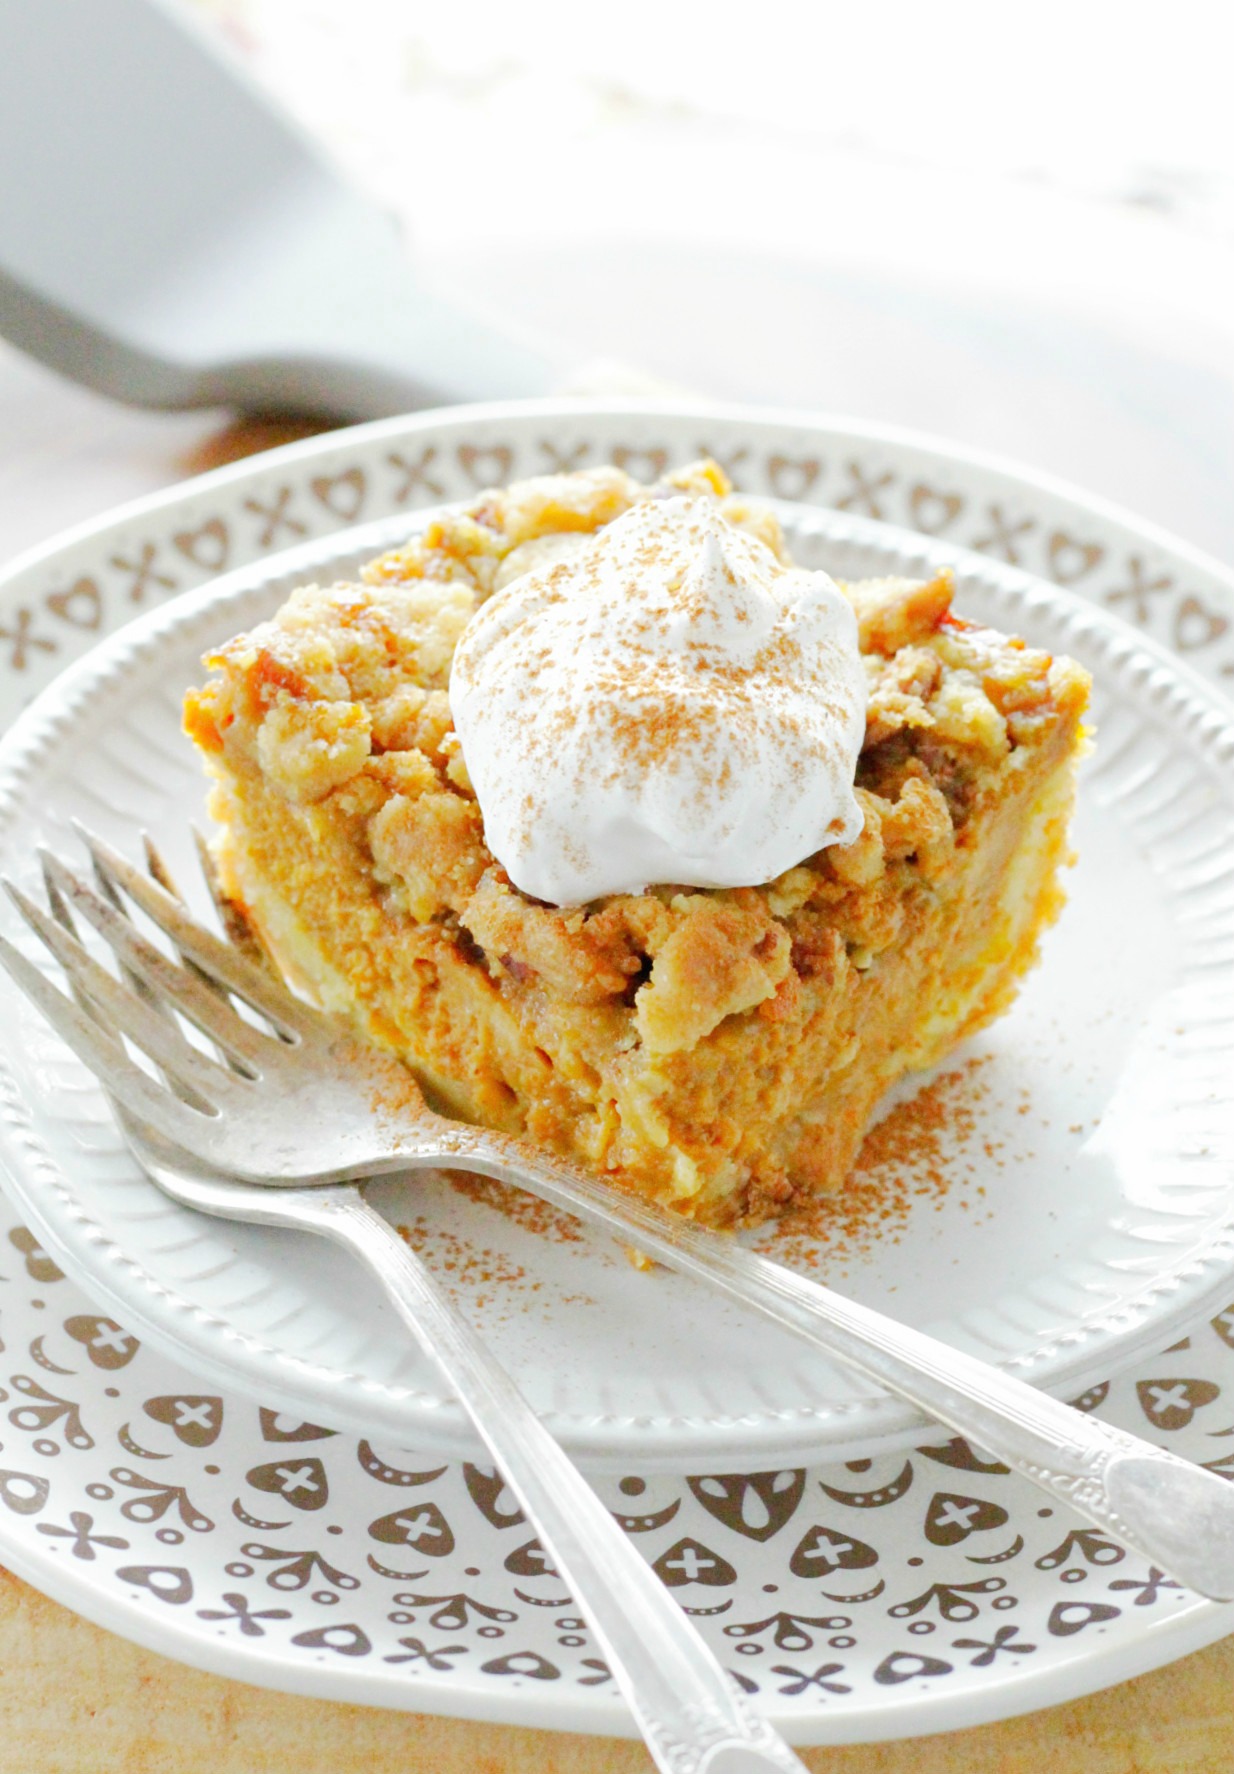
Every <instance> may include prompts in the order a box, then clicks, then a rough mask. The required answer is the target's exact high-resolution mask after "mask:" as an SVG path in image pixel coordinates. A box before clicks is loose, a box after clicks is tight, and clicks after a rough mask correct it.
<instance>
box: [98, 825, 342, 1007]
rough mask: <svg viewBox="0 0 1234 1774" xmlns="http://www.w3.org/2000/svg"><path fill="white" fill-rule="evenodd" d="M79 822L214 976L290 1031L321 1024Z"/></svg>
mask: <svg viewBox="0 0 1234 1774" xmlns="http://www.w3.org/2000/svg"><path fill="white" fill-rule="evenodd" d="M74 825H75V826H76V830H77V833H78V836H79V837H80V838H81V841H82V843H83V844H84V845H85V846H86V848H87V849H88V850H89V852H90V856H91V859H92V861H93V862H94V864H95V866H96V867H98V868H101V869H103V870H104V872H105V873H106V874H108V875H110V876H111V878H112V880H113V881H114V882H115V883H116V885H117V886H118V887H122V888H123V889H124V892H125V893H126V894H127V895H128V896H129V898H130V899H131V900H132V901H133V903H134V905H136V906H138V907H139V908H140V909H141V910H142V911H143V912H145V914H146V916H147V917H148V918H150V919H151V920H152V921H153V922H154V923H155V924H157V925H158V927H159V929H160V930H162V931H163V933H164V934H165V935H166V936H168V937H170V938H171V940H172V942H173V943H175V945H176V947H177V948H178V949H180V950H181V951H182V952H183V954H184V955H185V956H186V957H188V958H189V959H191V960H193V961H195V962H196V964H197V965H198V967H200V968H201V969H202V971H203V972H204V973H206V974H208V975H209V976H210V977H211V979H214V980H216V981H218V982H219V983H220V984H222V985H224V986H226V987H227V989H228V991H232V992H235V993H237V994H238V995H239V996H240V997H241V998H243V999H244V1000H245V1001H246V1002H247V1003H249V1004H251V1005H252V1007H253V1008H254V1010H258V1011H260V1012H261V1014H262V1015H263V1016H265V1017H268V1018H269V1019H270V1021H271V1022H272V1023H273V1024H274V1025H275V1027H276V1028H277V1029H279V1032H280V1033H281V1034H283V1035H284V1036H291V1035H292V1034H294V1033H295V1032H297V1031H299V1030H303V1029H305V1028H306V1027H307V1026H309V1024H310V1022H312V1023H313V1026H315V1018H314V1013H313V1012H312V1011H311V1010H310V1008H309V1007H308V1006H307V1005H304V1004H301V1003H300V1002H299V1001H298V1000H297V999H295V998H293V997H292V995H291V993H290V992H289V991H287V989H286V988H285V987H284V986H283V985H282V984H280V982H279V981H278V980H276V979H275V978H274V977H273V975H272V974H270V973H269V972H267V971H266V970H265V969H264V968H260V967H257V966H255V965H254V963H253V962H252V961H249V960H247V959H246V958H245V957H244V956H243V955H241V954H238V953H237V951H236V950H235V949H233V948H232V947H231V945H230V944H229V943H226V942H224V941H223V940H222V939H221V938H220V937H217V936H215V935H213V934H212V932H210V931H209V930H206V929H205V928H204V927H203V926H202V925H201V924H199V923H198V922H197V920H196V919H195V918H192V917H190V916H189V914H188V912H186V911H185V909H184V907H183V906H182V905H181V904H180V903H179V901H178V900H176V899H173V898H172V896H171V894H170V893H168V892H167V891H166V889H165V888H163V887H160V886H159V884H158V883H157V882H156V881H152V880H150V878H149V877H148V876H147V875H143V874H142V872H141V870H140V869H138V868H135V867H134V866H133V864H132V863H131V862H128V861H127V860H126V859H125V858H124V857H123V856H121V855H120V854H119V852H118V851H116V850H113V849H112V847H111V845H110V844H108V843H106V842H105V841H104V840H103V839H102V838H99V837H96V836H95V834H94V833H93V832H91V831H88V830H87V829H86V827H85V826H83V825H80V824H77V822H76V821H74Z"/></svg>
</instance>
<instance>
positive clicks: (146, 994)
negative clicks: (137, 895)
mask: <svg viewBox="0 0 1234 1774" xmlns="http://www.w3.org/2000/svg"><path fill="white" fill-rule="evenodd" d="M37 854H38V858H39V861H40V862H41V864H42V867H43V889H44V891H45V892H46V894H47V904H48V906H49V908H50V910H51V915H52V917H53V918H54V919H55V920H56V922H57V923H58V924H59V925H61V926H62V928H63V929H65V930H67V931H68V933H69V935H70V936H72V937H76V936H77V925H76V924H75V923H74V921H73V912H72V908H71V906H70V905H69V903H68V900H67V899H66V898H65V897H64V894H63V893H62V892H61V891H60V884H59V882H58V881H57V879H56V876H55V872H54V864H55V863H56V862H57V861H58V858H56V857H54V856H52V855H51V853H50V851H47V850H44V849H43V848H42V847H41V846H40V847H39V850H38V852H37ZM99 891H100V892H102V893H104V894H106V893H107V892H108V889H107V888H106V887H105V886H103V884H102V883H101V882H100V886H99ZM117 897H118V896H117ZM108 903H109V904H110V903H111V901H110V899H109V900H108ZM118 915H121V916H122V915H123V908H120V909H119V912H118ZM120 973H121V977H122V978H123V979H125V980H126V981H127V982H128V984H129V985H130V986H131V987H132V988H133V990H134V991H135V992H136V993H137V996H138V997H139V998H141V999H142V1000H143V1002H144V1003H146V1004H148V1005H149V1006H150V1008H151V1009H152V1010H154V1011H156V1012H157V1014H158V1015H159V1016H162V1017H165V1018H167V1019H168V1020H169V1021H170V1020H171V1016H172V1012H171V1010H170V1009H169V1007H168V1006H167V1005H166V1004H165V1003H164V1002H163V1000H162V999H161V998H158V997H156V996H155V994H154V993H153V992H152V991H151V990H150V988H149V987H148V986H147V985H146V983H145V981H144V980H143V979H142V978H141V977H140V976H139V975H138V974H136V973H134V972H133V970H132V968H130V967H126V966H124V964H123V962H121V966H120ZM73 996H74V997H75V998H76V999H77V1001H78V1002H79V1003H81V1004H82V1007H83V1009H85V1010H86V1012H87V1014H91V1007H90V1001H89V999H88V998H85V995H84V993H83V992H82V991H81V988H80V987H79V986H76V985H75V986H74V987H73ZM83 999H84V1002H83ZM170 1082H171V1088H172V1089H173V1090H174V1091H175V1093H176V1095H177V1096H179V1097H182V1098H183V1099H184V1101H185V1102H186V1103H187V1104H188V1105H189V1107H190V1108H192V1109H200V1110H201V1111H202V1113H203V1114H206V1115H212V1114H213V1113H214V1110H213V1108H212V1106H211V1104H210V1103H208V1102H207V1101H206V1100H205V1098H204V1097H203V1096H201V1095H200V1094H199V1092H197V1091H196V1090H194V1089H193V1088H192V1086H191V1085H188V1084H180V1083H177V1082H176V1081H175V1080H174V1079H172V1080H171V1081H170ZM115 1106H116V1109H117V1112H118V1113H121V1114H123V1113H124V1110H123V1108H122V1106H121V1105H120V1104H119V1103H117V1104H116V1105H115Z"/></svg>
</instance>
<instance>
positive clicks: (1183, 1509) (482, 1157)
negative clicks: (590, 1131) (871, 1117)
mask: <svg viewBox="0 0 1234 1774" xmlns="http://www.w3.org/2000/svg"><path fill="white" fill-rule="evenodd" d="M436 1131H437V1137H436V1139H435V1142H434V1147H433V1152H432V1154H431V1155H430V1156H429V1157H428V1158H427V1159H426V1160H425V1161H426V1162H429V1163H433V1162H435V1163H436V1164H438V1165H442V1164H444V1165H447V1166H450V1165H453V1166H457V1167H459V1168H465V1169H470V1170H475V1171H479V1172H481V1173H482V1174H483V1175H486V1176H493V1177H498V1178H500V1179H503V1180H504V1181H506V1182H512V1183H517V1184H519V1185H520V1186H521V1187H523V1188H528V1189H531V1190H533V1191H534V1192H535V1193H536V1194H538V1195H540V1196H541V1197H542V1198H543V1199H544V1200H546V1201H549V1202H551V1203H552V1204H553V1206H555V1207H559V1208H563V1209H565V1211H566V1212H569V1213H575V1214H581V1215H582V1216H583V1217H584V1218H585V1219H588V1220H590V1221H591V1222H592V1223H593V1224H596V1225H599V1226H602V1227H603V1228H604V1229H605V1230H606V1231H609V1232H612V1233H615V1234H616V1235H617V1236H618V1237H619V1238H621V1239H622V1240H623V1241H624V1242H625V1243H626V1244H636V1245H637V1246H638V1247H639V1249H641V1250H642V1251H644V1252H645V1253H646V1254H647V1255H648V1256H653V1257H656V1258H658V1259H659V1260H660V1261H661V1262H663V1263H666V1264H668V1265H669V1267H671V1268H674V1269H678V1270H680V1271H682V1273H684V1274H686V1275H691V1276H693V1277H694V1278H695V1279H696V1280H698V1281H702V1282H704V1283H706V1284H707V1285H708V1286H710V1287H712V1288H713V1289H718V1290H719V1291H720V1292H721V1293H724V1294H727V1295H728V1297H729V1298H730V1299H732V1300H735V1301H736V1302H737V1303H738V1304H739V1305H742V1306H746V1307H750V1308H753V1310H755V1311H756V1312H760V1313H761V1314H762V1315H763V1316H764V1317H766V1318H770V1319H771V1320H772V1321H773V1322H774V1323H776V1324H778V1325H781V1326H782V1327H783V1328H784V1329H785V1330H789V1331H792V1332H793V1333H794V1334H795V1335H796V1336H798V1337H801V1338H803V1339H804V1340H805V1341H807V1342H809V1343H812V1344H814V1346H815V1347H816V1348H821V1349H825V1350H826V1351H827V1352H828V1354H830V1355H833V1356H836V1357H838V1358H839V1360H840V1361H842V1362H844V1363H845V1365H846V1366H848V1367H852V1368H855V1369H856V1370H857V1372H858V1373H861V1374H865V1375H867V1376H868V1377H869V1378H870V1379H872V1380H874V1381H876V1382H877V1383H878V1384H879V1385H880V1386H883V1387H885V1388H886V1390H887V1391H888V1392H892V1393H894V1394H896V1396H897V1397H899V1398H903V1399H905V1400H907V1401H908V1403H910V1404H913V1405H916V1406H917V1407H918V1409H920V1410H923V1411H926V1412H927V1413H928V1414H929V1415H930V1416H931V1417H934V1418H935V1419H936V1420H937V1421H938V1422H940V1423H945V1424H946V1425H947V1426H948V1427H949V1428H950V1429H952V1430H953V1431H954V1432H955V1433H956V1434H958V1435H962V1436H965V1437H967V1438H968V1439H969V1440H970V1441H972V1442H975V1443H976V1444H977V1445H978V1446H979V1447H982V1448H986V1449H988V1450H989V1451H990V1452H991V1453H993V1454H994V1455H995V1456H996V1458H998V1459H1000V1460H1003V1461H1005V1462H1006V1463H1007V1464H1008V1465H1009V1466H1011V1467H1013V1468H1014V1469H1015V1470H1016V1471H1017V1472H1019V1473H1021V1474H1022V1475H1023V1476H1024V1477H1025V1478H1028V1479H1030V1480H1031V1481H1032V1482H1033V1483H1034V1484H1036V1485H1039V1486H1041V1488H1042V1489H1043V1490H1045V1491H1048V1492H1050V1493H1051V1494H1052V1495H1053V1496H1054V1498H1055V1499H1056V1500H1058V1501H1061V1502H1063V1503H1066V1504H1069V1505H1070V1506H1071V1508H1073V1509H1074V1510H1075V1511H1076V1512H1077V1513H1078V1514H1080V1515H1082V1516H1084V1517H1086V1518H1087V1519H1088V1520H1089V1521H1091V1522H1093V1523H1094V1524H1095V1525H1097V1526H1098V1527H1101V1528H1104V1529H1106V1530H1107V1531H1108V1532H1110V1533H1113V1534H1115V1535H1117V1537H1118V1538H1119V1539H1120V1540H1121V1541H1123V1543H1124V1544H1125V1545H1128V1546H1131V1547H1133V1548H1134V1549H1135V1550H1136V1551H1138V1552H1141V1553H1143V1554H1144V1556H1145V1557H1147V1558H1148V1559H1150V1560H1151V1561H1152V1562H1153V1563H1154V1564H1155V1565H1159V1566H1160V1567H1161V1568H1162V1569H1163V1570H1165V1571H1167V1572H1169V1574H1170V1575H1171V1576H1174V1577H1180V1578H1181V1579H1182V1580H1183V1582H1184V1583H1186V1584H1188V1585H1189V1587H1190V1588H1192V1589H1194V1590H1196V1591H1198V1593H1199V1594H1200V1595H1206V1596H1209V1597H1211V1598H1212V1599H1213V1600H1214V1601H1234V1485H1230V1484H1228V1483H1227V1482H1226V1481H1225V1480H1224V1479H1221V1478H1219V1477H1218V1476H1217V1474H1216V1473H1214V1472H1208V1471H1206V1470H1205V1469H1204V1468H1203V1467H1201V1466H1194V1465H1192V1464H1191V1463H1190V1462H1189V1461H1186V1460H1181V1459H1179V1458H1178V1456H1177V1455H1175V1454H1171V1453H1168V1452H1167V1451H1166V1450H1165V1449H1164V1448H1157V1447H1154V1446H1152V1444H1151V1443H1149V1442H1146V1441H1143V1440H1141V1439H1140V1438H1139V1437H1138V1436H1134V1435H1130V1434H1128V1433H1127V1432H1126V1431H1124V1430H1121V1429H1116V1428H1115V1427H1114V1426H1113V1425H1112V1424H1109V1423H1105V1422H1102V1420H1101V1419H1100V1418H1099V1417H1094V1416H1089V1415H1087V1414H1085V1413H1082V1412H1080V1411H1078V1410H1076V1409H1074V1408H1073V1407H1072V1406H1070V1405H1067V1404H1064V1403H1062V1402H1061V1401H1060V1400H1059V1399H1055V1398H1051V1397H1049V1395H1048V1394H1047V1393H1044V1392H1040V1391H1038V1390H1037V1388H1036V1387H1034V1386H1030V1385H1028V1384H1026V1383H1025V1381H1023V1380H1021V1379H1019V1378H1018V1377H1017V1376H1016V1375H1014V1374H1011V1373H1008V1372H1007V1371H1006V1370H1005V1369H1003V1368H998V1367H994V1366H993V1365H991V1364H990V1363H988V1362H984V1361H979V1360H978V1359H977V1358H976V1357H975V1356H972V1355H968V1354H966V1353H965V1352H964V1351H963V1350H960V1349H955V1348H952V1347H951V1346H950V1345H949V1344H946V1343H941V1342H939V1341H938V1340H937V1338H934V1337H931V1336H927V1335H926V1334H925V1333H924V1332H923V1331H918V1330H914V1329H913V1328H912V1327H911V1326H909V1325H905V1324H900V1323H898V1322H897V1321H896V1320H895V1319H892V1318H887V1317H885V1316H884V1315H883V1314H882V1313H881V1312H876V1311H874V1310H873V1309H872V1308H871V1307H868V1306H863V1305H861V1304H859V1303H858V1302H857V1301H856V1300H849V1299H846V1298H845V1297H844V1296H843V1295H842V1294H838V1293H834V1292H833V1291H832V1290H831V1289H830V1288H827V1287H822V1286H820V1284H819V1283H818V1282H816V1281H812V1280H810V1279H809V1278H808V1277H807V1276H804V1275H799V1274H798V1273H796V1271H794V1270H792V1269H788V1268H785V1267H784V1265H783V1264H780V1263H775V1262H772V1261H771V1260H770V1259H769V1258H767V1257H764V1256H760V1255H759V1254H758V1252H756V1251H752V1250H750V1249H748V1248H747V1246H746V1245H744V1244H743V1243H742V1242H741V1241H740V1239H738V1238H735V1237H733V1236H732V1235H730V1234H725V1233H721V1232H714V1231H711V1230H710V1229H709V1228H707V1227H704V1226H699V1225H696V1224H694V1223H693V1222H692V1221H689V1220H686V1219H683V1218H682V1217H681V1216H680V1215H677V1214H671V1213H668V1212H667V1211H666V1210H664V1209H663V1208H659V1207H657V1206H655V1205H654V1204H653V1203H651V1202H647V1201H644V1200H642V1199H641V1198H640V1197H638V1196H636V1195H633V1194H631V1193H629V1192H627V1191H625V1190H618V1189H616V1188H615V1187H613V1186H612V1185H611V1184H607V1183H605V1182H604V1181H602V1180H601V1179H600V1178H598V1177H594V1176H592V1175H591V1174H590V1173H589V1172H586V1171H584V1170H583V1169H582V1168H581V1166H579V1165H576V1164H572V1163H570V1162H569V1161H568V1160H566V1159H562V1158H558V1157H557V1156H556V1155H554V1154H553V1153H551V1152H545V1151H542V1150H540V1149H538V1148H536V1147H533V1146H531V1145H530V1144H529V1143H528V1142H526V1141H523V1140H518V1139H515V1138H513V1137H512V1136H509V1135H504V1134H498V1133H492V1132H490V1131H488V1130H487V1129H483V1128H473V1127H465V1126H463V1125H461V1124H460V1123H457V1122H446V1121H440V1122H439V1123H438V1124H437V1130H436ZM406 1162H407V1160H406V1156H405V1155H404V1159H403V1163H404V1165H406ZM392 1167H393V1166H392V1163H391V1168H392Z"/></svg>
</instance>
